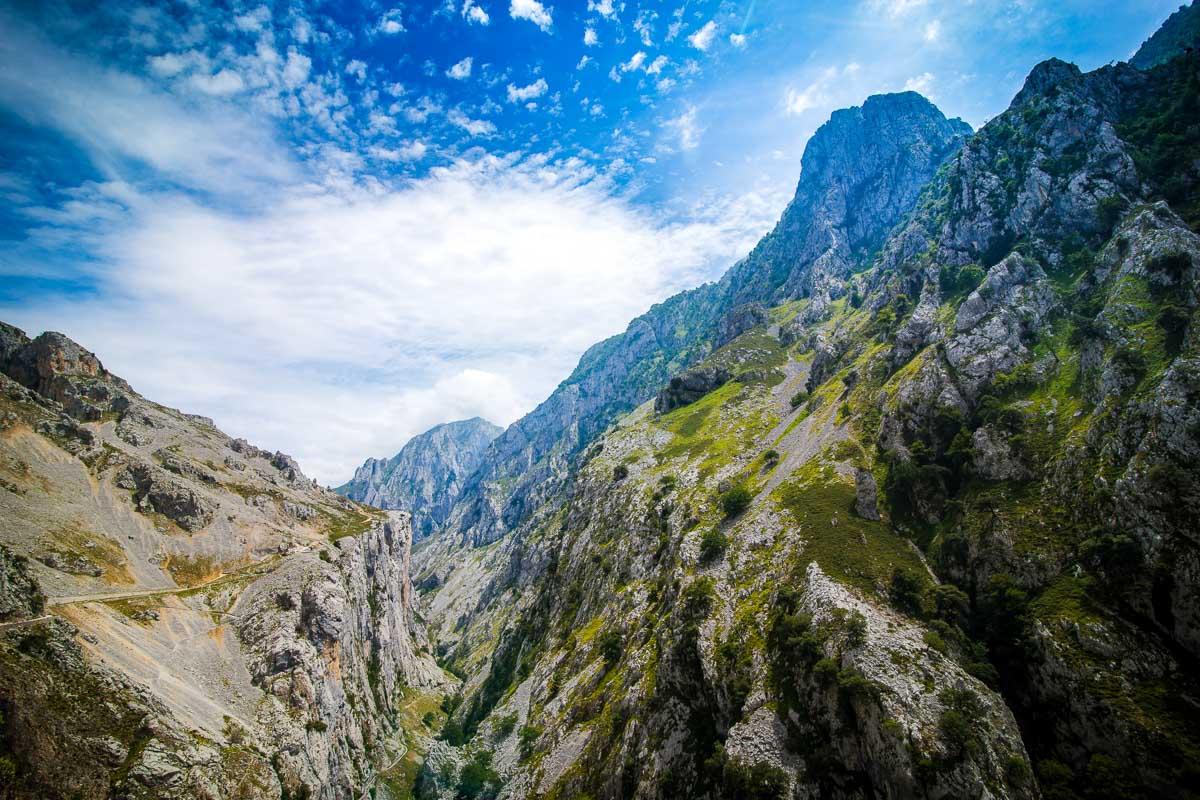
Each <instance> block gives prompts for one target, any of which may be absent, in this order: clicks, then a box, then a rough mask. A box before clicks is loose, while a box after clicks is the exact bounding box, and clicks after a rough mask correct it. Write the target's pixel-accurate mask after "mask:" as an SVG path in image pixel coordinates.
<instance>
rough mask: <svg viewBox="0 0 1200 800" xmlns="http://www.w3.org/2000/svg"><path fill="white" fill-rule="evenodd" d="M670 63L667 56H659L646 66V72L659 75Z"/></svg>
mask: <svg viewBox="0 0 1200 800" xmlns="http://www.w3.org/2000/svg"><path fill="white" fill-rule="evenodd" d="M668 63H670V62H669V59H668V58H667V57H666V56H659V57H658V58H656V59H654V60H653V61H651V62H650V65H649V66H647V67H646V74H647V75H658V74H660V73H661V72H662V71H663V68H664V67H666V66H667V64H668Z"/></svg>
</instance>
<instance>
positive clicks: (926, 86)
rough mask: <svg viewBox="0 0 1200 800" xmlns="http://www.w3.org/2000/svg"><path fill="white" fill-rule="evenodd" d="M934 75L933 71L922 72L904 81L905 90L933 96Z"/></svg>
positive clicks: (929, 96)
mask: <svg viewBox="0 0 1200 800" xmlns="http://www.w3.org/2000/svg"><path fill="white" fill-rule="evenodd" d="M934 80H935V78H934V76H933V73H932V72H922V73H921V74H920V75H915V76H913V77H911V78H909V79H908V80H907V81H905V82H904V91H906V92H917V93H918V94H923V95H925V97H928V98H932V97H933V84H934Z"/></svg>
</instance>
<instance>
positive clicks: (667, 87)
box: [655, 78, 675, 94]
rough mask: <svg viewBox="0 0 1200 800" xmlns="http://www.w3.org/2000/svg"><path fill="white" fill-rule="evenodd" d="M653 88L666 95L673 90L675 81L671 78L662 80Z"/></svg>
mask: <svg viewBox="0 0 1200 800" xmlns="http://www.w3.org/2000/svg"><path fill="white" fill-rule="evenodd" d="M655 87H656V88H657V89H658V91H660V92H662V93H664V94H666V93H667V92H669V91H671V90H672V89H674V88H675V81H674V79H672V78H663V79H662V80H660V81H659V82H658V83H656V84H655Z"/></svg>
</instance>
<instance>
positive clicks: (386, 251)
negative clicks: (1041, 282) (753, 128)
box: [0, 158, 782, 483]
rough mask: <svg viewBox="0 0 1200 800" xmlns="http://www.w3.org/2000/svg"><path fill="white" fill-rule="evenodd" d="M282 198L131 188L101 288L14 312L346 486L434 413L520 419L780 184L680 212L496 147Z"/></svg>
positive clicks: (713, 263)
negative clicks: (635, 203) (499, 155)
mask: <svg viewBox="0 0 1200 800" xmlns="http://www.w3.org/2000/svg"><path fill="white" fill-rule="evenodd" d="M275 199H276V200H278V202H273V203H271V204H269V205H268V206H267V207H265V208H264V209H263V210H262V211H261V212H259V213H254V214H249V215H248V214H245V213H237V212H223V211H216V210H211V209H206V208H203V207H200V206H198V205H196V203H195V201H193V200H191V199H188V198H186V197H183V196H170V195H168V196H159V195H149V196H142V197H140V198H135V199H134V200H133V202H132V211H131V216H130V219H129V223H128V224H127V225H123V226H121V227H120V229H119V230H118V229H116V228H112V227H110V228H109V229H108V230H109V233H108V234H107V235H105V236H104V237H103V238H102V241H101V242H100V244H99V252H100V255H101V261H102V267H101V268H102V270H103V272H102V274H101V276H100V279H101V282H102V284H103V296H102V297H97V298H89V297H80V296H75V297H74V298H71V297H49V296H47V297H44V298H43V299H42V300H41V301H40V302H38V303H36V304H23V305H21V306H8V307H0V318H3V319H6V320H10V321H12V322H14V323H15V324H18V325H21V326H22V327H25V328H26V329H28V330H31V331H34V332H37V331H40V330H42V329H45V328H51V329H55V330H63V331H64V332H65V333H67V335H69V336H72V337H74V338H76V339H77V340H79V341H80V342H81V343H83V344H84V345H85V346H87V347H88V348H90V349H93V350H95V351H96V352H97V353H98V354H99V355H100V357H101V358H102V359H103V361H104V363H105V365H106V366H107V367H108V368H109V369H111V370H113V371H114V372H116V373H117V374H119V375H121V376H123V377H125V378H126V379H128V380H130V381H131V382H132V383H133V385H134V387H135V388H137V389H138V390H139V391H141V392H143V393H144V394H146V395H147V396H149V397H151V398H154V399H156V400H158V401H160V402H164V403H169V404H171V405H173V406H176V407H179V408H183V409H185V410H187V411H191V412H194V413H201V414H205V415H208V416H212V417H213V418H214V419H216V421H217V423H218V425H220V426H221V427H222V428H223V429H224V430H226V431H227V432H229V433H230V434H232V435H235V436H236V435H240V436H246V437H248V438H250V439H251V440H252V441H254V442H256V443H257V444H259V445H261V446H265V447H270V448H271V449H276V448H278V449H282V450H285V451H287V452H291V453H292V454H293V455H295V456H296V457H297V458H298V459H299V460H300V463H301V465H302V466H303V468H304V469H305V470H306V471H307V472H308V473H309V474H311V475H313V476H315V477H317V478H318V479H320V480H322V481H325V482H329V483H339V482H341V481H343V480H346V479H348V478H349V477H350V473H351V471H352V470H353V468H354V467H356V466H357V465H358V464H359V463H360V462H361V461H362V460H363V459H364V458H365V457H366V456H384V455H391V454H392V453H394V452H395V451H396V450H398V449H399V447H400V446H401V445H402V444H403V443H404V441H405V440H406V439H407V438H408V437H410V436H412V435H414V434H416V433H418V432H420V431H422V430H424V429H425V428H428V427H429V426H431V425H433V424H435V423H438V422H443V421H446V420H449V419H456V418H463V417H468V416H472V415H474V414H481V415H483V416H485V417H488V418H489V419H492V420H493V421H495V422H498V423H501V424H505V423H508V422H511V421H513V420H514V419H515V418H516V417H517V416H519V415H520V414H521V413H523V412H525V411H528V410H529V409H531V408H533V406H534V405H536V404H537V403H538V402H540V401H541V400H542V399H544V397H545V396H546V395H547V394H548V393H549V392H550V391H551V390H552V389H553V388H554V386H555V385H556V384H557V383H558V382H559V381H561V380H562V379H563V378H564V377H565V376H566V375H567V374H568V373H569V371H570V370H571V368H572V367H573V365H574V363H575V361H576V360H577V359H578V357H579V355H580V354H581V353H582V352H583V351H584V350H585V349H586V348H587V347H589V346H590V345H591V344H593V343H594V342H596V341H599V340H601V339H602V338H604V337H606V336H609V335H612V334H613V333H616V332H618V331H620V330H622V329H624V327H625V326H626V324H627V323H628V321H629V320H630V319H632V318H633V317H634V316H636V315H637V314H639V313H642V312H643V311H645V310H646V308H648V307H649V305H651V304H652V303H654V302H657V301H660V300H662V299H664V298H666V297H667V296H669V295H670V294H673V293H674V292H676V291H678V290H680V289H682V288H686V287H690V286H695V285H697V284H699V283H701V282H703V281H705V280H708V279H711V278H713V277H714V276H715V275H717V274H719V272H720V271H722V270H723V269H724V268H725V266H727V265H728V264H729V263H731V262H732V261H733V260H734V259H736V258H737V257H739V256H741V255H743V254H744V253H745V252H746V251H747V250H748V249H749V247H750V246H751V245H752V244H753V242H754V240H755V239H756V238H757V237H758V236H759V235H761V234H762V233H763V232H764V230H765V229H766V227H767V225H768V224H769V223H770V222H771V221H772V219H773V217H774V216H775V215H776V213H777V211H778V207H779V205H780V204H781V202H782V201H781V199H780V198H774V197H771V198H763V197H760V196H757V195H749V196H747V197H745V198H742V199H740V200H739V201H738V202H718V203H712V204H710V205H707V206H704V207H699V208H696V209H692V210H691V211H690V212H689V213H688V214H687V215H686V217H685V218H684V219H682V220H681V221H671V220H668V219H666V218H663V217H660V216H658V215H656V214H655V213H652V212H648V211H646V210H639V209H635V208H634V207H632V206H630V205H629V204H628V203H627V202H626V201H625V200H622V199H618V198H616V197H614V196H613V195H612V194H611V192H610V187H609V186H608V185H607V184H606V183H605V182H604V181H602V180H599V179H596V178H593V177H590V176H589V174H588V171H587V169H586V167H585V166H584V165H582V164H580V163H577V162H568V163H563V164H555V163H545V162H544V161H541V160H537V161H534V162H532V163H530V164H528V165H524V164H521V163H514V162H513V161H511V160H501V159H494V158H483V159H481V160H479V161H476V162H471V163H465V162H459V163H456V164H454V165H453V166H451V167H448V168H444V169H436V170H434V171H433V172H432V173H431V174H430V176H429V177H427V178H423V179H420V180H417V181H414V182H412V183H411V184H409V185H407V186H405V187H404V188H402V189H397V190H393V191H388V192H384V193H381V194H380V193H368V192H362V193H351V194H350V195H347V196H344V197H336V196H331V195H323V194H322V195H313V194H312V193H311V192H308V191H299V190H297V191H283V192H281V193H279V194H277V195H275ZM164 254H170V257H169V258H164Z"/></svg>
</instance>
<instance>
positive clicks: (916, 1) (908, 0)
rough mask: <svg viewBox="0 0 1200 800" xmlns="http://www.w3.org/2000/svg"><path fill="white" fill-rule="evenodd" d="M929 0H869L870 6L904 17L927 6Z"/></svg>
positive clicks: (875, 9) (885, 12)
mask: <svg viewBox="0 0 1200 800" xmlns="http://www.w3.org/2000/svg"><path fill="white" fill-rule="evenodd" d="M928 2H929V0H869V7H870V8H871V9H872V10H873V11H875V12H881V13H884V14H886V15H887V16H889V17H893V18H895V17H902V16H904V15H905V14H908V13H909V12H911V11H915V10H916V9H918V8H921V7H923V6H925V5H926V4H927V3H928Z"/></svg>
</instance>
